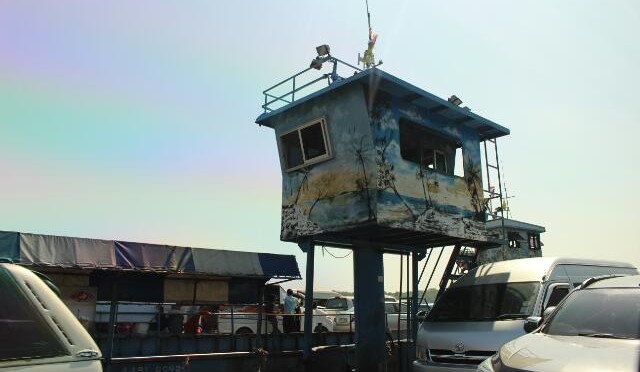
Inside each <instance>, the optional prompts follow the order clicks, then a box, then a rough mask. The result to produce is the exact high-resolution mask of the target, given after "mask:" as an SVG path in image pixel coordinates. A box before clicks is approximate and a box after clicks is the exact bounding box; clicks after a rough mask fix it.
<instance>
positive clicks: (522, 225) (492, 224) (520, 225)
mask: <svg viewBox="0 0 640 372" xmlns="http://www.w3.org/2000/svg"><path fill="white" fill-rule="evenodd" d="M503 221H504V227H508V228H512V229H518V230H526V231H534V232H540V233H543V232H545V231H546V229H545V228H544V226H539V225H534V224H532V223H527V222H522V221H516V220H511V219H508V218H504V219H501V218H498V219H495V220H490V221H487V222H485V224H484V226H485V228H486V229H487V230H493V229H498V228H502V223H503Z"/></svg>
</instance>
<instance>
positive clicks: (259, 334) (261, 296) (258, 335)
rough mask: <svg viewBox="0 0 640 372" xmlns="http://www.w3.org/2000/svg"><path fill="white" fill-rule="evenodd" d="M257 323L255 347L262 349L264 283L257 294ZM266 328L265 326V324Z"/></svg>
mask: <svg viewBox="0 0 640 372" xmlns="http://www.w3.org/2000/svg"><path fill="white" fill-rule="evenodd" d="M258 301H259V303H258V324H256V348H257V349H262V337H263V334H262V310H263V306H262V305H263V304H264V285H263V286H262V287H260V293H259V294H258ZM265 328H266V326H265Z"/></svg>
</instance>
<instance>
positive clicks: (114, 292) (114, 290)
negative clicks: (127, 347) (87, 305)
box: [104, 277, 118, 371]
mask: <svg viewBox="0 0 640 372" xmlns="http://www.w3.org/2000/svg"><path fill="white" fill-rule="evenodd" d="M117 314H118V278H117V277H114V278H111V303H110V307H109V330H108V334H107V349H106V350H105V351H104V356H105V359H106V360H105V364H106V366H107V368H106V369H107V371H109V370H110V369H111V358H113V339H114V333H115V331H116V322H117V319H116V316H117Z"/></svg>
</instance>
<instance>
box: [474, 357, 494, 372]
mask: <svg viewBox="0 0 640 372" xmlns="http://www.w3.org/2000/svg"><path fill="white" fill-rule="evenodd" d="M492 358H493V357H492ZM492 358H487V359H485V360H484V361H483V362H482V363H480V364H479V365H478V369H476V372H495V370H494V369H493V365H492V364H491V359H492Z"/></svg>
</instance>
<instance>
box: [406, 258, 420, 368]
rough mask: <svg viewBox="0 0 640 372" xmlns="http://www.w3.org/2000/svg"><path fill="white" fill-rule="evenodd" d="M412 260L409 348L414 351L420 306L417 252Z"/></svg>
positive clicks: (413, 353)
mask: <svg viewBox="0 0 640 372" xmlns="http://www.w3.org/2000/svg"><path fill="white" fill-rule="evenodd" d="M423 257H424V256H423ZM412 258H413V260H412V261H411V271H412V274H411V277H412V278H413V284H412V288H411V301H412V302H413V306H411V320H412V322H411V340H412V341H413V343H412V344H411V347H412V348H413V350H415V347H416V342H417V337H418V310H419V309H420V304H419V303H418V292H419V291H420V288H419V286H420V284H419V283H418V262H419V261H420V258H419V257H418V252H413V254H412ZM409 355H416V353H415V352H412V353H410V354H409Z"/></svg>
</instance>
